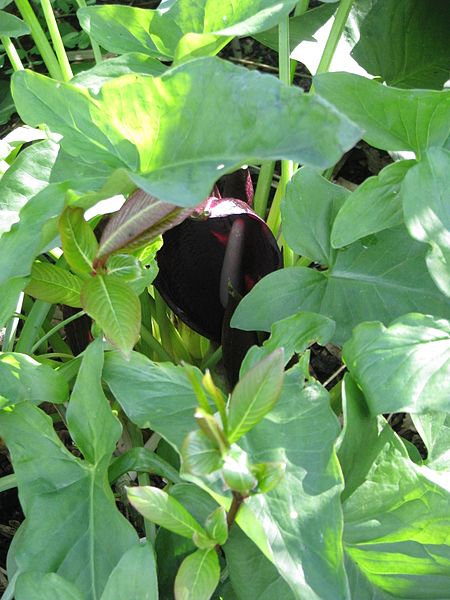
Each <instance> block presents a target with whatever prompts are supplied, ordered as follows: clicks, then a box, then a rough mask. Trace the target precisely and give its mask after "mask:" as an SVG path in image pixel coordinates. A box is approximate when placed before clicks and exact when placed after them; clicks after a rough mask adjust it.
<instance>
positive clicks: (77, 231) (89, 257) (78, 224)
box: [58, 207, 98, 275]
mask: <svg viewBox="0 0 450 600" xmlns="http://www.w3.org/2000/svg"><path fill="white" fill-rule="evenodd" d="M83 215H84V213H83V209H82V208H72V207H67V208H66V209H65V210H64V212H63V213H62V215H61V216H60V218H59V221H58V228H59V235H60V236H61V241H62V247H63V250H64V257H65V259H66V260H67V262H68V264H69V266H70V268H71V269H72V271H75V273H80V275H86V274H88V273H91V271H92V261H93V260H94V256H95V253H96V252H97V248H98V243H97V240H96V239H95V235H94V232H93V231H92V229H91V228H90V227H89V225H88V224H87V223H86V221H85V220H84V216H83Z"/></svg>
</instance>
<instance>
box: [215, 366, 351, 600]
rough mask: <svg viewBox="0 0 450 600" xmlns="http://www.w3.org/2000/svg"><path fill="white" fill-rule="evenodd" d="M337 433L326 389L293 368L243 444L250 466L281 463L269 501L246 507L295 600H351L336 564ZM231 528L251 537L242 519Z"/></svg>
mask: <svg viewBox="0 0 450 600" xmlns="http://www.w3.org/2000/svg"><path fill="white" fill-rule="evenodd" d="M339 430H340V427H339V425H338V422H337V419H336V417H335V415H334V413H333V411H332V410H331V408H330V404H329V397H328V394H327V392H326V390H324V388H322V387H321V386H320V385H318V384H317V383H314V384H312V385H307V386H305V385H304V380H303V373H302V372H301V370H300V369H298V368H294V369H291V370H290V371H288V372H287V374H286V377H285V383H284V386H283V391H282V395H281V398H280V400H279V401H278V403H277V404H276V405H275V408H274V409H273V410H272V412H271V413H269V414H268V415H267V416H266V418H265V419H264V420H263V421H262V422H261V423H260V424H259V425H258V427H255V428H254V429H253V430H252V431H250V432H249V433H248V434H247V435H246V436H245V438H243V439H242V441H241V445H242V447H243V448H244V450H245V451H246V452H247V453H248V455H249V459H250V461H252V462H253V461H254V462H257V463H260V462H262V461H264V462H280V461H281V462H284V463H285V464H286V472H285V476H284V478H283V479H282V480H281V481H280V482H279V483H278V485H277V486H276V487H275V488H274V489H273V490H272V491H271V492H270V494H258V495H256V496H252V497H250V498H249V499H248V500H246V502H245V504H246V505H247V506H246V507H248V508H249V509H250V511H254V513H255V514H256V515H257V516H258V520H259V521H260V522H262V523H264V530H265V532H266V535H267V543H268V545H269V548H270V552H271V554H272V561H273V563H274V564H275V565H276V567H277V569H278V572H279V573H280V574H281V575H282V576H283V578H284V579H285V580H286V581H287V582H288V583H289V586H290V588H291V590H292V595H293V597H294V598H298V599H299V600H303V599H304V598H320V599H321V600H336V598H342V599H345V598H347V599H348V597H349V596H348V591H347V583H346V578H345V573H344V569H343V563H342V557H343V554H342V542H341V535H342V533H341V532H342V527H343V521H342V513H341V505H340V499H339V498H340V492H341V491H342V479H341V472H340V468H339V465H338V462H337V458H336V456H335V452H334V444H335V441H336V437H337V435H338V433H339ZM237 522H238V524H239V526H240V527H241V528H242V529H244V531H246V532H248V533H247V535H250V534H251V532H250V531H249V529H248V517H247V516H246V515H244V514H242V515H241V516H240V512H239V513H238V517H237ZM252 535H253V534H252ZM255 541H257V540H256V539H255ZM226 548H227V546H225V549H226ZM299 565H301V569H298V566H299ZM236 589H239V588H236ZM254 597H255V596H253V598H254ZM272 597H273V596H272ZM280 597H283V598H284V596H280ZM247 598H249V599H250V598H251V596H248V595H247Z"/></svg>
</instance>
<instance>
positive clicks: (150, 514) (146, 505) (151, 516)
mask: <svg viewBox="0 0 450 600" xmlns="http://www.w3.org/2000/svg"><path fill="white" fill-rule="evenodd" d="M127 495H128V500H129V501H130V502H131V504H132V505H133V506H134V508H135V509H136V510H138V511H139V512H140V513H141V515H143V516H144V518H145V519H148V520H149V521H152V522H153V523H156V524H157V525H160V526H161V527H164V528H165V529H168V530H169V531H172V532H173V533H177V534H178V535H182V536H183V537H186V538H189V539H191V538H192V536H193V535H194V533H197V534H199V535H200V536H202V537H205V538H206V537H208V536H207V535H206V531H205V530H204V529H203V527H202V526H201V525H200V523H198V522H197V521H196V520H195V519H194V517H193V516H192V515H191V514H190V513H189V512H188V511H187V510H186V509H185V508H184V506H183V505H182V504H181V503H180V502H178V500H176V499H175V498H173V497H172V496H169V494H166V492H164V491H163V490H160V489H159V488H156V487H152V486H141V487H133V488H129V489H128V491H127Z"/></svg>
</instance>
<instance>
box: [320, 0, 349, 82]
mask: <svg viewBox="0 0 450 600" xmlns="http://www.w3.org/2000/svg"><path fill="white" fill-rule="evenodd" d="M352 4H353V0H341V1H340V3H339V7H338V9H337V11H336V16H335V17H334V21H333V25H332V27H331V31H330V35H329V36H328V39H327V43H326V44H325V48H324V49H323V54H322V57H321V59H320V62H319V66H318V67H317V72H316V75H319V74H320V73H326V72H327V71H328V70H329V68H330V65H331V61H332V60H333V55H334V53H335V51H336V48H337V45H338V42H339V39H340V37H341V35H342V32H343V31H344V27H345V24H346V23H347V19H348V15H349V13H350V10H351V8H352Z"/></svg>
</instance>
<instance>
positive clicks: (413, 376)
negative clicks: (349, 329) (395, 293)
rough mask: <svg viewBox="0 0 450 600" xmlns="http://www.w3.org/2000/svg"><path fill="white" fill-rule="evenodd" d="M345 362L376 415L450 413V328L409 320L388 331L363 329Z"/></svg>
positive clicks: (423, 318) (426, 319)
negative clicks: (449, 384)
mask: <svg viewBox="0 0 450 600" xmlns="http://www.w3.org/2000/svg"><path fill="white" fill-rule="evenodd" d="M343 357H344V360H345V362H346V364H347V368H348V369H349V371H350V373H351V374H352V376H353V377H354V378H355V380H356V381H357V383H358V384H359V386H360V387H361V389H362V390H363V392H364V395H365V396H366V398H367V402H368V405H369V408H370V412H371V414H373V415H376V414H382V413H388V412H412V413H423V412H428V411H443V412H450V406H449V402H448V395H449V387H448V385H446V382H447V384H448V382H449V381H450V322H449V321H446V320H444V319H440V320H439V319H436V318H434V317H432V316H429V315H419V314H409V315H405V316H403V317H400V318H399V319H397V320H396V321H394V322H393V323H392V324H391V325H390V326H389V327H384V326H383V325H382V324H381V323H361V325H358V327H356V329H355V330H354V332H353V336H352V338H351V339H350V340H349V341H348V342H347V343H346V344H345V345H344V350H343Z"/></svg>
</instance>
